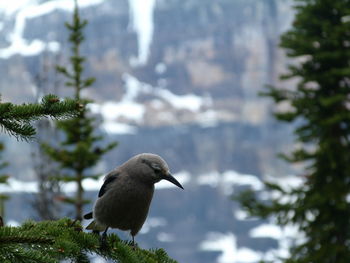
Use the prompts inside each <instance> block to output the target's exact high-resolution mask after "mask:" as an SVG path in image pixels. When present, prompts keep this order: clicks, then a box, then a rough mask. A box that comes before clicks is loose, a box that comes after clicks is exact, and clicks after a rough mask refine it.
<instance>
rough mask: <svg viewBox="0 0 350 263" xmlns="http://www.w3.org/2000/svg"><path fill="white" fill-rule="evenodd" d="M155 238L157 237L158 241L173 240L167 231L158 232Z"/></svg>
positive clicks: (172, 236)
mask: <svg viewBox="0 0 350 263" xmlns="http://www.w3.org/2000/svg"><path fill="white" fill-rule="evenodd" d="M157 239H158V240H159V241H160V242H174V241H175V237H174V235H172V234H169V233H165V232H160V233H159V234H158V235H157Z"/></svg>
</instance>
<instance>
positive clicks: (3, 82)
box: [0, 0, 298, 263]
mask: <svg viewBox="0 0 350 263" xmlns="http://www.w3.org/2000/svg"><path fill="white" fill-rule="evenodd" d="M79 6H80V11H81V16H82V18H84V19H87V20H88V21H89V24H88V26H87V27H86V29H85V31H84V32H85V42H84V43H83V45H82V50H81V51H82V54H83V55H84V56H86V59H87V60H86V74H87V75H89V76H94V77H96V79H97V81H96V83H95V84H94V86H93V87H92V88H90V89H88V90H86V92H85V96H86V97H89V98H91V99H93V100H94V103H93V104H91V105H90V109H91V111H92V112H93V113H94V114H96V116H97V118H98V121H99V126H98V131H99V133H101V134H103V135H104V136H105V137H104V138H105V141H106V142H112V141H118V143H119V145H118V147H116V148H115V149H113V150H112V151H110V152H108V154H106V155H105V156H104V158H103V160H102V161H101V162H100V163H99V164H98V165H97V166H96V167H95V168H94V169H95V170H96V172H98V173H106V172H108V171H110V170H112V169H113V168H115V167H116V166H118V165H119V164H121V163H122V162H124V161H126V160H128V159H129V158H130V157H132V156H133V155H135V154H138V153H141V152H152V153H156V154H159V155H161V156H162V157H163V158H164V159H165V160H166V161H167V162H168V164H169V167H170V168H171V170H172V173H173V174H174V175H175V177H176V178H178V179H179V181H180V182H181V183H182V184H183V185H184V187H185V191H181V190H179V189H176V188H173V187H172V186H171V185H170V184H167V183H161V184H160V185H159V186H158V187H157V188H158V189H157V191H156V193H155V197H154V201H153V203H152V206H151V211H150V214H149V217H148V219H147V221H146V223H145V225H144V227H143V229H142V230H141V233H140V234H139V235H138V236H137V242H138V243H139V245H140V246H141V247H143V248H152V247H163V248H164V249H166V251H167V252H168V253H169V255H170V256H171V257H172V258H174V259H176V260H178V261H179V262H188V263H197V262H198V263H199V262H201V263H213V262H217V263H238V262H252V263H253V262H258V261H259V260H261V259H273V258H275V257H277V256H281V255H285V254H286V253H287V248H288V247H289V246H290V244H291V243H292V242H293V238H295V237H296V233H295V231H294V230H293V229H281V228H279V227H277V226H276V225H275V224H274V222H273V221H271V222H270V221H261V220H258V219H255V218H248V217H247V216H246V214H245V212H244V211H242V210H241V208H240V207H239V205H238V204H237V203H236V202H235V201H233V200H232V198H231V196H232V195H233V194H235V192H238V191H240V190H242V189H245V188H247V187H251V188H253V189H254V190H257V191H263V185H262V181H263V180H266V179H269V180H272V181H274V182H275V181H279V182H282V183H283V184H285V185H293V184H297V183H298V180H297V179H296V178H294V177H293V176H292V175H293V174H295V173H296V171H298V167H297V166H291V165H290V164H287V163H284V162H283V161H281V160H279V159H278V158H277V157H276V154H278V153H279V152H289V151H290V150H291V149H293V148H294V145H293V135H292V132H291V131H292V128H293V127H291V126H290V125H289V126H288V125H286V124H281V123H278V122H277V121H276V120H275V119H274V118H273V116H272V114H271V113H272V112H273V110H274V108H273V104H272V102H271V101H270V100H269V99H267V98H263V97H260V96H259V95H258V93H259V92H261V91H263V89H264V86H265V85H268V84H269V85H275V86H280V85H283V86H284V87H286V86H292V85H293V83H291V82H283V83H280V81H279V78H278V76H279V75H280V74H281V73H283V72H285V70H286V65H287V63H289V61H288V59H287V58H286V56H285V54H284V51H283V50H281V49H280V48H279V47H278V44H279V37H280V35H281V33H283V32H285V31H286V30H288V28H289V26H290V25H291V22H292V20H293V14H294V11H293V9H292V1H291V0H215V1H212V0H187V1H181V0H109V1H106V0H105V1H103V0H84V1H80V2H79ZM72 10H73V1H70V0H52V1H45V0H21V1H19V0H15V1H5V0H0V74H1V79H0V89H1V91H0V93H1V96H2V101H3V102H4V101H11V102H14V103H23V102H36V101H37V100H38V98H40V97H41V96H42V95H43V94H47V93H54V94H57V95H59V96H61V97H67V96H70V95H71V90H69V89H67V88H66V87H64V80H63V79H62V78H61V77H59V76H58V75H57V74H56V72H55V65H56V64H65V63H67V61H68V58H69V52H70V48H69V44H68V42H67V38H68V32H67V30H66V28H65V27H64V22H65V21H70V20H71V16H72ZM38 125H39V124H38ZM48 127H49V128H48V129H49V130H50V129H51V132H54V131H52V130H54V128H52V127H53V126H52V125H51V126H50V125H49V126H48ZM50 127H51V128H50ZM48 134H50V133H48V132H47V131H45V130H44V129H41V130H40V127H39V133H38V136H39V138H40V137H41V138H44V139H45V138H46V139H51V140H54V139H52V138H54V137H53V136H52V135H48ZM51 134H52V133H51ZM0 139H1V141H2V142H3V143H4V144H5V147H6V150H5V155H4V159H5V160H6V161H8V162H9V164H10V165H9V166H8V167H7V172H8V174H10V179H9V185H8V186H4V187H2V188H0V189H2V191H3V192H4V191H5V192H8V193H9V195H10V199H9V201H7V202H6V216H5V219H6V222H8V223H9V224H13V225H15V224H19V223H21V222H23V221H24V220H26V219H29V218H32V219H40V217H39V216H38V213H37V212H36V209H34V208H33V206H35V202H36V200H37V194H38V191H39V190H38V187H37V184H36V181H37V180H38V173H37V166H38V163H40V160H41V157H40V155H38V149H37V147H38V146H37V144H38V143H37V140H34V141H32V142H30V143H27V142H23V141H17V140H16V139H15V138H13V137H10V136H7V135H4V134H2V135H1V137H0ZM41 161H42V160H41ZM100 185H101V181H99V182H96V181H88V182H86V183H85V186H86V189H87V190H88V192H87V197H88V198H91V199H92V200H93V199H94V198H95V197H96V195H97V191H98V189H99V187H100ZM70 186H71V185H69V184H68V185H65V186H63V187H62V189H63V192H66V193H68V194H69V193H72V192H74V191H75V189H74V187H70ZM90 209H91V205H87V206H86V207H85V210H86V211H88V210H90ZM61 213H62V216H67V215H68V216H69V211H61ZM118 233H119V234H120V235H121V237H122V238H123V239H128V238H129V236H128V235H127V234H126V233H122V232H118Z"/></svg>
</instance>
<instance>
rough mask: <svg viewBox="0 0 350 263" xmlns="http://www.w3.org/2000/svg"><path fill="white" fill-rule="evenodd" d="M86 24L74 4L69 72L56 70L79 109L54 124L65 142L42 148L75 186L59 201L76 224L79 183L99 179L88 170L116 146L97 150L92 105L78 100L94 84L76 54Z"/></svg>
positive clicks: (80, 199)
mask: <svg viewBox="0 0 350 263" xmlns="http://www.w3.org/2000/svg"><path fill="white" fill-rule="evenodd" d="M86 24H87V21H86V20H81V19H80V16H79V10H78V6H77V3H76V2H75V8H74V13H73V21H72V22H71V23H66V27H67V28H68V30H69V31H70V36H69V41H70V42H71V44H72V55H71V57H70V64H71V70H69V69H68V68H66V67H62V66H58V67H57V70H58V71H59V72H60V73H62V74H63V75H64V76H65V77H66V78H67V79H68V81H67V82H66V86H68V87H71V88H73V90H74V98H75V99H76V100H79V101H81V103H82V104H83V107H82V109H81V111H80V112H79V115H78V116H76V117H75V118H72V119H69V120H65V121H60V122H58V123H57V127H58V128H59V129H61V130H62V131H63V132H64V134H65V139H64V140H63V141H62V142H61V143H60V145H59V146H49V145H48V144H46V145H44V148H45V150H46V152H47V154H48V155H49V156H50V157H51V158H52V159H53V160H55V161H57V162H58V163H59V164H60V166H61V168H63V171H65V172H67V173H65V174H60V175H59V176H58V179H59V180H60V181H62V182H75V183H76V185H77V191H76V195H75V196H74V197H73V198H69V197H65V198H64V199H63V201H64V202H66V203H68V204H72V205H74V207H75V218H76V219H78V220H82V214H83V206H84V204H86V203H88V202H89V200H86V199H84V188H83V184H82V183H83V180H84V179H87V178H93V179H97V178H98V177H99V175H91V174H89V170H91V168H93V167H94V166H95V165H96V164H97V163H98V162H99V161H100V159H101V157H102V155H103V154H105V153H106V152H108V151H110V150H111V149H112V148H114V147H115V146H116V143H111V144H108V145H107V146H105V147H100V146H97V142H99V141H100V140H102V139H103V137H102V136H97V135H95V134H94V121H95V119H94V118H93V117H91V116H90V115H89V110H88V107H87V105H88V103H90V102H92V101H91V100H88V99H86V98H82V96H81V93H82V91H83V90H84V89H86V88H88V87H90V86H91V85H92V84H93V83H94V81H95V79H94V78H86V79H83V76H82V74H83V71H84V65H83V63H84V61H85V58H84V57H83V56H82V55H81V54H80V46H81V43H82V42H83V41H84V35H83V29H84V27H85V26H86Z"/></svg>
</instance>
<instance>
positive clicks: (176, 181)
mask: <svg viewBox="0 0 350 263" xmlns="http://www.w3.org/2000/svg"><path fill="white" fill-rule="evenodd" d="M162 179H164V180H167V181H169V182H171V183H173V184H174V185H176V186H178V187H180V188H181V189H184V188H183V186H182V185H181V184H180V183H179V181H178V180H176V179H175V177H174V176H172V175H171V173H167V174H165V175H163V176H162Z"/></svg>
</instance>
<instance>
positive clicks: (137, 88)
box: [89, 74, 214, 133]
mask: <svg viewBox="0 0 350 263" xmlns="http://www.w3.org/2000/svg"><path fill="white" fill-rule="evenodd" d="M123 80H124V83H125V85H124V87H125V94H124V95H123V97H122V98H121V100H120V101H118V102H113V101H108V102H105V103H103V104H91V105H90V106H89V107H90V109H91V111H92V112H93V113H95V114H101V115H102V117H103V119H104V123H103V127H104V129H105V130H106V131H107V132H110V133H135V132H136V127H134V126H130V125H129V126H127V125H126V124H125V125H121V120H122V121H123V122H125V121H132V122H133V123H135V124H142V122H143V117H144V115H145V113H146V107H145V105H144V104H142V103H139V102H138V101H137V99H138V97H139V96H140V95H151V96H154V97H156V98H155V99H153V100H152V101H151V102H150V106H151V107H153V108H154V109H156V110H159V111H161V110H162V109H163V108H164V107H165V105H169V104H170V105H171V106H172V107H173V108H175V110H189V111H192V112H197V113H198V112H199V111H200V109H201V108H202V107H203V106H208V105H210V104H211V103H212V102H211V98H210V97H208V96H206V97H200V96H197V95H194V94H186V95H176V94H174V93H172V92H171V91H169V90H167V89H164V88H159V87H153V86H151V85H149V84H147V83H144V82H141V81H139V80H138V79H137V78H135V77H134V76H132V75H129V74H124V75H123ZM163 113H164V114H165V116H163V117H164V118H165V119H167V120H168V119H169V118H172V115H170V116H169V112H163ZM161 116H162V112H159V114H158V118H161ZM213 116H214V115H212V119H211V121H214V120H213V118H214V117H213Z"/></svg>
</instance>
